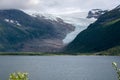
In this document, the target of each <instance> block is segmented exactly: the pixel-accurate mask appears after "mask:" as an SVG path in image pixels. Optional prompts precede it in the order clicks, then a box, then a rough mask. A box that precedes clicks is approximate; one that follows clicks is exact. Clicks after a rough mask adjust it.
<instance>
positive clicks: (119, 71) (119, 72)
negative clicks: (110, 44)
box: [112, 62, 120, 80]
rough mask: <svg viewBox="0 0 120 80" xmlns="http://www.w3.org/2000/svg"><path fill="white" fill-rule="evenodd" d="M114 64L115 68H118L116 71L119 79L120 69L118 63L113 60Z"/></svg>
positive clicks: (119, 79)
mask: <svg viewBox="0 0 120 80" xmlns="http://www.w3.org/2000/svg"><path fill="white" fill-rule="evenodd" d="M112 65H113V67H114V69H115V70H116V73H117V75H118V80H120V69H119V68H118V65H117V63H116V62H113V63H112Z"/></svg>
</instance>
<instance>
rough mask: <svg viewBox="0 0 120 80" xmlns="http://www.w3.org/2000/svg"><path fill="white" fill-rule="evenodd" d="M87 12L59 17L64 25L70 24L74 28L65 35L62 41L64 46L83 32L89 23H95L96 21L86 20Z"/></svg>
mask: <svg viewBox="0 0 120 80" xmlns="http://www.w3.org/2000/svg"><path fill="white" fill-rule="evenodd" d="M87 15H88V13H87V12H79V13H71V14H66V15H59V17H60V18H61V19H63V20H64V22H66V23H70V24H72V25H74V26H75V30H74V31H72V32H71V33H69V34H67V35H66V37H65V38H64V39H63V43H64V44H68V43H70V42H71V41H73V40H74V39H75V37H76V36H77V35H78V34H79V33H80V32H81V31H83V30H85V29H86V28H87V27H88V26H89V25H90V24H91V23H93V22H95V21H96V19H94V18H91V19H88V18H86V17H87Z"/></svg>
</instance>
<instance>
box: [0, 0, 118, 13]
mask: <svg viewBox="0 0 120 80" xmlns="http://www.w3.org/2000/svg"><path fill="white" fill-rule="evenodd" d="M119 4H120V0H0V9H22V10H28V11H37V12H45V13H55V14H60V13H72V12H80V11H81V12H82V11H88V10H90V9H95V8H100V9H112V8H114V7H116V6H117V5H119Z"/></svg>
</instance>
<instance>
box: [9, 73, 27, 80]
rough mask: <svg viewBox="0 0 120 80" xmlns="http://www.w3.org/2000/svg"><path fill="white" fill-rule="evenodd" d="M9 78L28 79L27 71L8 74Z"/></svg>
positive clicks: (15, 79) (16, 79)
mask: <svg viewBox="0 0 120 80" xmlns="http://www.w3.org/2000/svg"><path fill="white" fill-rule="evenodd" d="M9 80H28V73H22V72H17V73H12V74H10V77H9Z"/></svg>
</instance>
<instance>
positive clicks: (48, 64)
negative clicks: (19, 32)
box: [0, 56, 120, 80]
mask: <svg viewBox="0 0 120 80" xmlns="http://www.w3.org/2000/svg"><path fill="white" fill-rule="evenodd" d="M113 61H115V62H118V63H119V64H120V57H117V56H0V80H8V78H9V77H8V76H9V74H10V73H12V72H17V71H21V72H28V73H29V78H30V80H117V78H116V77H117V76H116V73H115V71H114V69H113V68H112V65H111V63H112V62H113Z"/></svg>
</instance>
